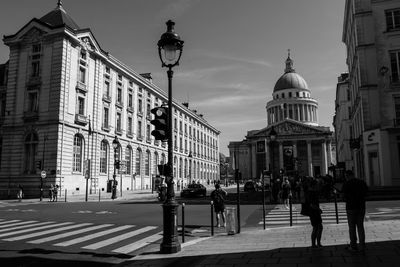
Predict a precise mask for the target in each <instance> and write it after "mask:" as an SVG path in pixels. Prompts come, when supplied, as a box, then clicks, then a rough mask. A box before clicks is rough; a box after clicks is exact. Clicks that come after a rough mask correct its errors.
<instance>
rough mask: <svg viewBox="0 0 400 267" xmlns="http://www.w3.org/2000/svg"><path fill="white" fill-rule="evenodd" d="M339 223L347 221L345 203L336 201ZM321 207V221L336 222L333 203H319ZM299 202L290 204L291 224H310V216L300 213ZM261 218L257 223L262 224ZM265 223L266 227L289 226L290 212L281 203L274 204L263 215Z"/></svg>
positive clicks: (325, 222)
mask: <svg viewBox="0 0 400 267" xmlns="http://www.w3.org/2000/svg"><path fill="white" fill-rule="evenodd" d="M337 207H338V217H339V223H347V216H346V207H345V203H343V202H340V203H337ZM320 208H321V209H322V223H323V224H336V211H335V204H334V203H322V204H320ZM300 210H301V204H293V205H292V225H293V226H298V225H310V218H309V217H308V216H303V215H301V214H300ZM263 223H264V221H263V218H261V221H260V222H259V223H258V224H263ZM265 224H266V226H267V227H269V228H272V227H285V226H290V212H289V210H288V209H286V208H285V207H284V205H282V204H278V205H276V206H275V207H274V208H273V209H272V210H270V211H269V212H268V213H267V214H266V216H265Z"/></svg>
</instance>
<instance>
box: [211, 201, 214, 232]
mask: <svg viewBox="0 0 400 267" xmlns="http://www.w3.org/2000/svg"><path fill="white" fill-rule="evenodd" d="M213 208H214V202H213V201H211V236H213V235H214V213H213Z"/></svg>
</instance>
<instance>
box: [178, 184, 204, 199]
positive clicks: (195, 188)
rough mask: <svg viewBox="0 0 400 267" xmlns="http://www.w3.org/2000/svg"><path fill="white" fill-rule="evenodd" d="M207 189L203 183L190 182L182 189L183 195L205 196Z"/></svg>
mask: <svg viewBox="0 0 400 267" xmlns="http://www.w3.org/2000/svg"><path fill="white" fill-rule="evenodd" d="M206 194H207V189H206V187H205V186H204V185H202V184H189V185H188V186H187V187H186V188H184V189H183V190H182V191H181V197H205V196H206Z"/></svg>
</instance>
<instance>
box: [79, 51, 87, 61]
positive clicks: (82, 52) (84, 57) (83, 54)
mask: <svg viewBox="0 0 400 267" xmlns="http://www.w3.org/2000/svg"><path fill="white" fill-rule="evenodd" d="M80 56H81V59H83V60H86V51H85V50H81V55H80Z"/></svg>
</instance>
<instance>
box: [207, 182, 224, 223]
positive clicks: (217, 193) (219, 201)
mask: <svg viewBox="0 0 400 267" xmlns="http://www.w3.org/2000/svg"><path fill="white" fill-rule="evenodd" d="M227 195H228V193H227V192H226V191H225V190H223V189H222V188H221V185H220V184H219V183H216V184H215V190H214V191H212V192H211V199H212V201H213V202H214V211H215V215H216V217H217V227H221V224H220V216H221V217H222V223H223V226H224V227H226V220H225V199H224V197H225V196H227Z"/></svg>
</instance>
